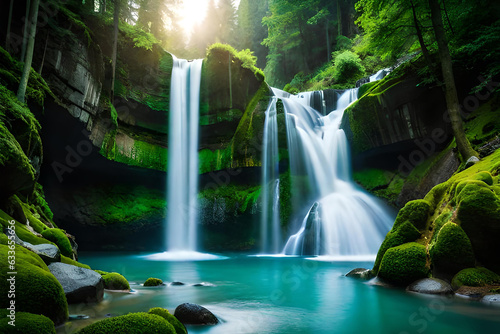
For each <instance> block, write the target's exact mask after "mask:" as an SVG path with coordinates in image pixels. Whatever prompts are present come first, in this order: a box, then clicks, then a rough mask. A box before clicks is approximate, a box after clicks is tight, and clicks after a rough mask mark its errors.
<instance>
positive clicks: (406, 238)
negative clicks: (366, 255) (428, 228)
mask: <svg viewBox="0 0 500 334" xmlns="http://www.w3.org/2000/svg"><path fill="white" fill-rule="evenodd" d="M419 237H420V232H419V231H418V230H417V229H416V228H415V226H413V224H412V223H410V222H409V221H406V222H404V223H403V224H401V225H399V226H396V225H394V226H393V228H392V230H391V231H390V232H389V233H387V236H386V237H385V239H384V241H383V242H382V245H381V246H380V248H379V250H378V253H377V258H376V259H375V264H374V266H373V270H372V271H373V273H374V274H375V275H376V274H377V273H378V271H379V268H380V263H381V262H382V259H383V257H384V254H385V253H386V252H387V250H389V249H390V248H393V247H396V246H400V245H402V244H406V243H408V242H412V241H415V240H417V239H418V238H419Z"/></svg>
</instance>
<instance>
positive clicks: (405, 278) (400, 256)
mask: <svg viewBox="0 0 500 334" xmlns="http://www.w3.org/2000/svg"><path fill="white" fill-rule="evenodd" d="M428 272H429V268H428V267H427V254H426V250H425V246H423V245H421V244H418V243H416V242H410V243H406V244H403V245H401V246H397V247H393V248H390V249H388V250H387V252H385V254H384V257H383V258H382V262H381V263H380V270H379V272H378V276H380V277H381V278H383V279H385V280H387V281H389V282H390V283H393V284H396V285H408V284H410V283H411V282H413V281H415V280H417V279H420V278H425V277H427V276H428Z"/></svg>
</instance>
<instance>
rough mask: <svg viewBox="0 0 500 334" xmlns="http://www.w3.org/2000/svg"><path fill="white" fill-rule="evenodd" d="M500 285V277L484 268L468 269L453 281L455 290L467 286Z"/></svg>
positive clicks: (459, 273)
mask: <svg viewBox="0 0 500 334" xmlns="http://www.w3.org/2000/svg"><path fill="white" fill-rule="evenodd" d="M494 284H495V285H496V284H500V276H499V275H498V274H496V273H494V272H492V271H491V270H489V269H486V268H483V267H476V268H467V269H463V270H461V271H459V272H458V274H456V275H455V277H453V279H452V281H451V286H452V287H453V289H455V290H456V289H458V288H460V287H461V286H462V285H465V286H486V285H494Z"/></svg>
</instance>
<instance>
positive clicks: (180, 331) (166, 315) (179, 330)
mask: <svg viewBox="0 0 500 334" xmlns="http://www.w3.org/2000/svg"><path fill="white" fill-rule="evenodd" d="M148 313H149V314H156V315H159V316H160V317H162V318H163V319H165V320H166V321H168V322H169V323H170V324H171V325H172V326H174V328H175V333H176V334H187V330H186V327H185V326H184V325H183V324H182V323H181V322H180V321H179V320H178V319H177V318H176V317H174V316H173V315H172V314H170V312H169V311H168V310H167V309H164V308H161V307H154V308H152V309H150V310H149V311H148Z"/></svg>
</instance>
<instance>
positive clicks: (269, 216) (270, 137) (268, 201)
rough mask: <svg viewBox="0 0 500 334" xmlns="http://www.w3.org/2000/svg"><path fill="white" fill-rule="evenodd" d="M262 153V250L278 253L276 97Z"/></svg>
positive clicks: (268, 118)
mask: <svg viewBox="0 0 500 334" xmlns="http://www.w3.org/2000/svg"><path fill="white" fill-rule="evenodd" d="M263 143H264V144H263V154H262V217H261V230H260V233H261V251H262V253H278V252H279V250H280V247H281V238H280V215H279V181H280V180H279V152H278V120H277V114H276V99H275V98H272V99H271V102H270V103H269V106H268V107H267V110H266V118H265V121H264V141H263Z"/></svg>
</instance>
